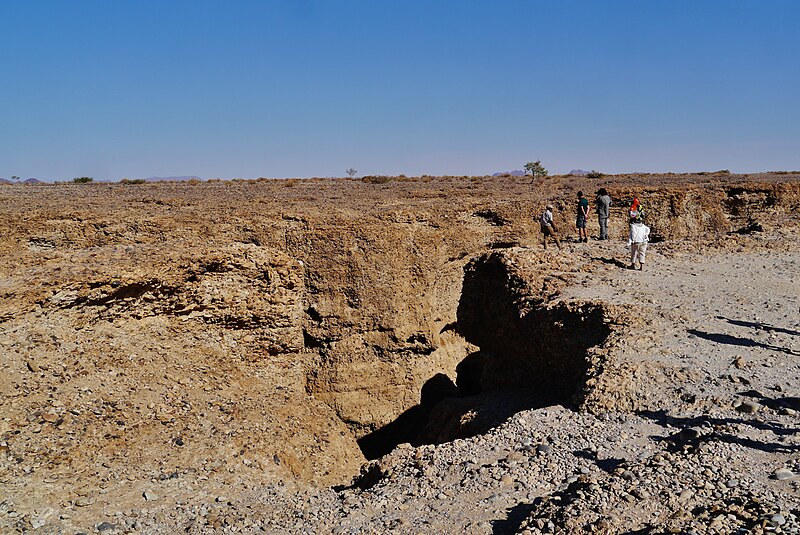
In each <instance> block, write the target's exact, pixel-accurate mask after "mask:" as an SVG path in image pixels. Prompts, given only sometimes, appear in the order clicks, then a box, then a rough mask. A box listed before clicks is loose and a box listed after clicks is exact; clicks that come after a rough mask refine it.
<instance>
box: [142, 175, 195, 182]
mask: <svg viewBox="0 0 800 535" xmlns="http://www.w3.org/2000/svg"><path fill="white" fill-rule="evenodd" d="M145 180H147V181H148V182H185V181H187V180H203V179H202V178H200V177H199V176H149V177H147V178H145Z"/></svg>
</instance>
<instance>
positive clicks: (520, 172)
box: [492, 169, 525, 176]
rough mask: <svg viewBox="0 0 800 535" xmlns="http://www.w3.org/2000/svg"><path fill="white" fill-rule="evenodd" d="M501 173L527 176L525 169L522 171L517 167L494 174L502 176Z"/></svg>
mask: <svg viewBox="0 0 800 535" xmlns="http://www.w3.org/2000/svg"><path fill="white" fill-rule="evenodd" d="M501 175H511V176H525V171H522V170H520V169H515V170H513V171H500V172H499V173H494V174H492V176H501Z"/></svg>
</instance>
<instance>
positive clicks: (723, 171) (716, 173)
mask: <svg viewBox="0 0 800 535" xmlns="http://www.w3.org/2000/svg"><path fill="white" fill-rule="evenodd" d="M714 174H715V175H729V174H731V172H730V171H728V170H727V169H720V170H719V171H715V172H714Z"/></svg>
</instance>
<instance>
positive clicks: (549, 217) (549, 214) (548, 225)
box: [539, 204, 561, 249]
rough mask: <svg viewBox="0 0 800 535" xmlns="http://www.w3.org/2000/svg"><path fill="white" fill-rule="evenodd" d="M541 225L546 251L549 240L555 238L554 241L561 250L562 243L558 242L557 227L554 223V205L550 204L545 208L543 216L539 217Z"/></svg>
mask: <svg viewBox="0 0 800 535" xmlns="http://www.w3.org/2000/svg"><path fill="white" fill-rule="evenodd" d="M539 224H540V226H541V230H542V245H543V246H544V248H545V249H547V238H548V236H549V237H550V238H553V241H554V242H556V245H557V246H558V248H559V249H561V243H559V241H558V235H557V232H558V231H557V230H556V225H555V223H554V222H553V205H552V204H548V205H547V207H546V208H545V210H544V212H542V215H541V216H539Z"/></svg>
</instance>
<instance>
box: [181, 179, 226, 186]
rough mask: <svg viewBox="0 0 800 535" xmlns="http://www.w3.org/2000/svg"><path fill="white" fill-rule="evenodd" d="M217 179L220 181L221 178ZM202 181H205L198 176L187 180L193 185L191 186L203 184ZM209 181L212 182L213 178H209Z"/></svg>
mask: <svg viewBox="0 0 800 535" xmlns="http://www.w3.org/2000/svg"><path fill="white" fill-rule="evenodd" d="M215 180H217V181H218V180H219V179H215ZM202 182H203V181H202V180H199V179H197V178H190V179H189V180H187V181H186V183H187V184H189V185H191V186H196V185H197V184H202ZM209 182H211V180H209Z"/></svg>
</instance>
